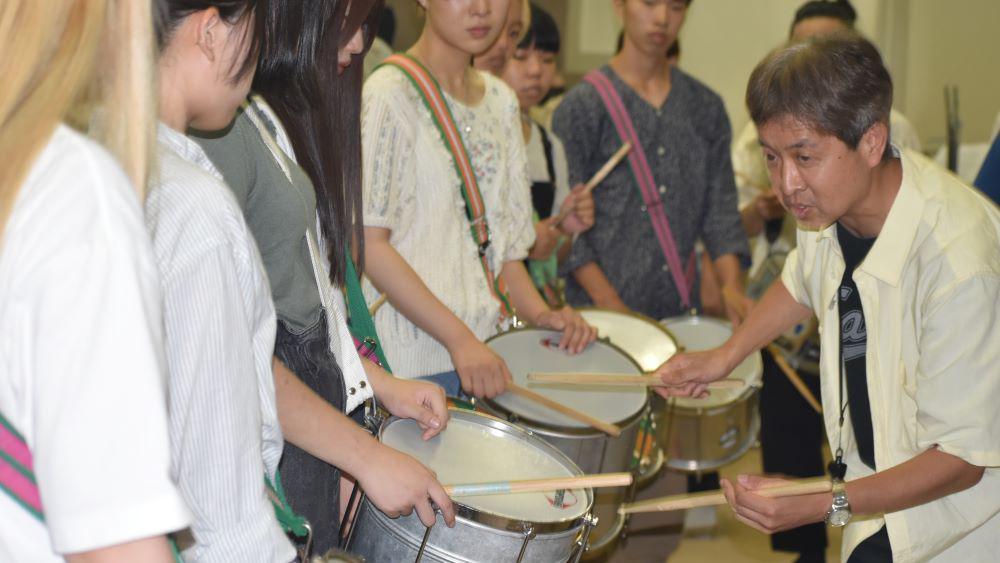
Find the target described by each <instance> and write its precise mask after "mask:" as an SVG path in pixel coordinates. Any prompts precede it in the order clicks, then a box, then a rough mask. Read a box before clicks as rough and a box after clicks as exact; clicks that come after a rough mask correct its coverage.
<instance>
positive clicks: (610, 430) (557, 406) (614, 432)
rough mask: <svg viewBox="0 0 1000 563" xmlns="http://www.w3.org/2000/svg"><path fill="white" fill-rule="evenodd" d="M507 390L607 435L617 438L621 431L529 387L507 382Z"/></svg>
mask: <svg viewBox="0 0 1000 563" xmlns="http://www.w3.org/2000/svg"><path fill="white" fill-rule="evenodd" d="M507 392H508V393H513V394H515V395H517V396H519V397H523V398H525V399H528V400H531V401H534V402H536V403H538V404H540V405H542V406H545V407H548V408H550V409H552V410H554V411H556V412H558V413H560V414H562V415H565V416H568V417H569V418H572V419H573V420H577V421H579V422H582V423H584V424H587V425H589V426H592V427H594V428H596V429H598V430H600V431H601V432H604V433H605V434H607V435H609V436H614V437H615V438H617V437H618V436H620V435H621V433H622V430H621V428H618V427H617V426H615V425H614V424H611V423H608V422H604V421H603V420H600V419H598V418H594V417H592V416H590V415H589V414H587V413H585V412H580V411H578V410H576V409H574V408H571V407H567V406H566V405H564V404H562V403H559V402H557V401H553V400H552V399H550V398H548V397H546V396H545V395H542V394H540V393H536V392H534V391H532V390H531V389H526V388H524V387H521V386H520V385H518V384H516V383H508V384H507Z"/></svg>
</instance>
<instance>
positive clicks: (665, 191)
mask: <svg viewBox="0 0 1000 563" xmlns="http://www.w3.org/2000/svg"><path fill="white" fill-rule="evenodd" d="M660 193H661V194H665V193H667V187H666V186H660Z"/></svg>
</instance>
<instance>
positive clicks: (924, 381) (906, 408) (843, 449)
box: [657, 34, 1000, 561]
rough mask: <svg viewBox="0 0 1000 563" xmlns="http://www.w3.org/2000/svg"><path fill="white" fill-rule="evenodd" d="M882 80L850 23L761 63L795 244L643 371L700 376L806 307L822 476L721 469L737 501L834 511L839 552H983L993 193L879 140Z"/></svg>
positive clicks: (823, 514) (760, 108)
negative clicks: (795, 481) (689, 339)
mask: <svg viewBox="0 0 1000 563" xmlns="http://www.w3.org/2000/svg"><path fill="white" fill-rule="evenodd" d="M845 61H850V63H849V64H845ZM892 90H893V87H892V80H891V78H890V77H889V72H888V70H886V68H885V65H884V64H883V62H882V59H881V57H880V56H879V54H878V51H877V50H876V48H875V47H874V46H873V45H872V44H871V43H869V42H868V41H866V40H865V39H863V38H861V37H858V36H857V35H854V34H837V35H829V36H824V37H818V38H814V39H812V40H810V41H808V42H800V43H794V44H791V45H789V46H785V47H782V48H780V49H778V50H776V51H774V52H773V53H771V54H770V55H769V56H768V57H767V58H766V59H764V61H762V62H761V63H760V64H759V65H758V66H757V68H756V69H755V70H754V72H753V74H752V75H751V77H750V83H749V85H748V87H747V105H748V106H749V109H750V114H751V117H752V118H753V120H754V123H756V125H757V129H758V131H759V133H760V143H761V146H762V147H763V150H764V153H765V155H766V159H767V167H768V173H769V176H770V181H771V186H772V188H773V189H774V190H775V193H776V195H777V196H778V197H779V198H780V200H781V202H782V205H783V206H784V207H785V208H786V209H788V210H789V212H790V213H792V214H793V215H794V216H795V218H796V220H797V221H798V224H799V230H798V234H797V238H798V241H797V243H798V244H797V248H796V249H795V250H793V251H792V252H791V253H790V254H789V257H788V259H787V261H786V263H785V266H784V270H783V273H782V276H781V279H780V281H779V282H777V283H775V284H773V285H772V286H771V287H770V289H768V291H767V293H766V294H765V295H764V297H763V298H762V300H761V302H760V305H759V306H758V307H756V308H755V309H754V310H753V311H752V312H751V313H750V315H749V317H748V318H747V319H746V321H745V322H744V323H743V324H742V325H741V326H740V327H739V328H738V329H737V330H736V332H735V333H734V334H733V336H732V338H730V339H729V340H728V341H727V342H726V343H725V344H724V345H723V346H721V347H719V348H717V349H714V350H710V351H705V352H697V353H690V354H680V355H678V356H675V357H674V358H671V359H670V360H669V361H667V362H666V363H665V364H664V365H663V366H661V367H660V368H659V369H658V370H657V372H658V373H659V375H660V377H661V378H662V379H663V381H664V382H665V383H667V384H668V385H670V387H669V388H667V389H665V390H664V391H663V393H664V394H667V395H669V394H676V395H699V394H702V393H704V391H705V384H706V383H708V382H710V381H714V380H716V379H720V378H723V377H725V376H726V375H727V374H728V373H729V371H730V368H731V367H732V366H734V365H736V364H737V363H738V362H739V361H740V360H742V359H743V358H744V357H746V355H748V354H749V353H751V352H753V351H756V350H758V349H759V348H761V347H762V346H764V345H766V344H767V343H769V342H770V341H771V340H773V339H774V338H775V337H776V336H777V335H778V334H780V333H781V332H782V331H783V330H785V329H787V328H788V327H790V326H791V325H793V324H794V323H796V322H799V321H800V320H802V319H804V318H806V317H807V316H808V315H810V314H815V315H816V316H817V317H818V320H819V324H820V329H821V334H822V340H821V346H822V352H823V353H822V360H821V368H820V377H821V385H822V390H823V393H822V395H823V403H824V409H823V412H824V418H825V421H826V430H827V437H828V439H829V440H830V445H831V449H832V450H833V452H834V456H835V460H834V463H833V464H831V473H833V474H834V477H835V486H834V491H833V493H832V494H830V493H824V494H815V495H803V496H798V497H788V498H783V499H767V498H765V497H763V496H760V495H757V494H754V491H755V490H756V489H758V488H761V487H765V486H771V485H775V484H777V483H780V482H781V481H782V479H778V478H768V477H761V476H750V475H741V476H740V477H739V478H738V479H737V480H735V481H733V482H728V481H725V482H723V488H724V490H725V492H726V496H727V499H728V500H729V503H730V504H731V506H732V507H733V509H734V510H735V511H736V514H737V517H738V518H739V519H740V520H741V521H743V522H745V523H746V524H748V525H750V526H753V527H755V528H757V529H759V530H762V531H765V532H774V531H780V530H785V529H789V528H793V527H796V526H800V525H802V524H806V523H811V522H820V521H823V520H825V521H826V522H827V523H828V524H829V525H831V526H845V525H846V529H845V533H844V540H843V547H842V557H843V559H844V560H849V561H890V560H897V561H916V560H925V559H929V558H940V559H942V560H954V561H977V560H978V561H982V560H986V559H990V558H992V557H995V555H996V553H997V551H998V550H1000V470H998V466H1000V447H998V444H1000V418H998V417H997V416H996V407H995V404H994V402H995V398H996V397H997V396H998V394H1000V368H998V367H997V366H1000V346H998V345H997V343H998V342H1000V323H998V321H1000V319H998V316H1000V314H998V311H1000V301H998V296H1000V263H998V261H997V248H998V247H1000V210H998V209H997V208H996V207H995V206H993V205H992V204H991V203H989V202H988V201H987V200H986V199H984V198H983V197H981V196H980V195H978V194H976V193H975V192H973V191H972V190H971V189H970V188H968V187H967V186H965V185H963V184H961V183H960V182H959V181H958V180H957V179H956V178H955V177H953V176H951V175H949V174H947V173H946V172H945V171H943V170H941V169H940V168H938V167H937V166H935V165H933V164H932V163H930V162H929V161H927V160H926V159H924V158H923V157H921V156H920V155H917V154H916V153H901V152H900V151H898V150H897V149H896V148H895V147H894V146H892V145H891V144H890V142H889V113H890V108H891V105H892ZM841 479H846V481H847V482H846V484H845V483H844V481H842V480H841Z"/></svg>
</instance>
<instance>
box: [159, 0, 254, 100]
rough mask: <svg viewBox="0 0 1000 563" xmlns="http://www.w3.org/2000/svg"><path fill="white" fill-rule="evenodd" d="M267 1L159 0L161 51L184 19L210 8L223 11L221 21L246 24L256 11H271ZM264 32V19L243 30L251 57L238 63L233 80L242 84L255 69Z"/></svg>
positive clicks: (244, 39)
mask: <svg viewBox="0 0 1000 563" xmlns="http://www.w3.org/2000/svg"><path fill="white" fill-rule="evenodd" d="M268 4H269V2H268V1H267V0H156V2H155V3H154V4H153V7H152V11H153V31H154V33H155V35H156V45H157V48H158V49H159V50H160V51H162V50H163V48H164V47H166V45H167V43H168V42H169V41H170V37H171V35H173V33H174V30H176V28H177V26H178V25H179V24H180V22H181V21H183V20H184V18H186V17H188V16H190V15H191V14H194V13H195V12H201V11H203V10H208V9H210V8H215V9H216V10H217V11H218V12H219V18H220V19H222V21H224V22H226V23H228V24H229V25H238V24H243V23H245V22H246V20H247V18H250V17H251V16H253V15H254V14H255V12H258V11H259V12H264V11H266V10H267V9H268ZM262 32H263V29H262V22H261V21H260V18H259V17H258V18H256V19H255V20H254V24H253V25H246V26H245V27H244V29H243V37H242V38H241V40H242V41H246V42H248V43H247V56H246V57H245V58H243V59H242V60H241V61H239V62H238V63H236V66H235V67H234V68H233V69H232V71H233V75H232V81H233V82H234V83H236V82H239V80H240V79H241V78H243V77H244V76H246V74H247V73H248V72H250V71H251V70H253V67H254V64H255V63H256V61H257V54H258V52H259V49H260V36H261V33H262Z"/></svg>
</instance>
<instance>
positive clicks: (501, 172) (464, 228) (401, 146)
mask: <svg viewBox="0 0 1000 563" xmlns="http://www.w3.org/2000/svg"><path fill="white" fill-rule="evenodd" d="M482 76H483V80H484V81H485V83H486V94H485V96H484V97H483V99H482V100H481V101H480V102H479V103H478V104H477V105H475V106H466V105H463V104H461V103H459V102H457V101H456V100H454V99H453V98H451V97H450V96H447V94H446V95H445V96H446V98H447V101H448V105H449V107H450V108H451V111H452V115H453V116H454V118H455V122H456V125H457V126H458V128H459V131H460V132H461V134H462V137H463V139H464V141H465V146H466V150H467V151H468V152H469V157H470V159H471V160H472V166H473V168H474V169H475V172H476V178H477V180H478V182H479V189H480V191H481V193H482V195H483V201H484V205H485V206H486V217H487V220H488V222H489V225H490V232H491V240H492V244H491V246H490V248H489V250H488V257H489V260H490V263H491V265H492V267H493V269H494V273H497V272H499V271H500V268H501V267H502V265H503V263H504V262H508V261H511V260H522V259H524V258H525V257H526V256H527V255H528V249H529V248H530V247H531V245H532V244H533V243H534V236H535V234H534V229H533V228H532V218H531V196H530V187H529V185H528V176H527V158H526V156H525V149H524V142H523V140H522V135H521V129H520V118H519V114H518V105H517V98H516V97H515V96H514V93H513V91H511V90H510V89H509V88H508V87H507V86H506V85H505V84H504V83H503V82H502V81H500V80H499V79H497V78H494V77H493V76H491V75H488V74H485V73H483V74H482ZM361 128H362V146H363V154H364V168H363V174H364V190H365V193H364V221H365V226H366V227H384V228H386V229H389V230H391V231H392V234H391V236H390V239H389V240H390V243H391V244H392V246H393V247H394V248H395V249H396V250H397V251H398V252H399V253H400V254H401V255H402V256H403V258H404V259H406V261H407V262H408V263H409V264H410V266H412V267H413V269H414V270H415V271H416V272H417V274H418V275H419V276H420V277H421V279H422V280H423V282H424V284H426V285H427V287H428V288H429V289H430V290H431V291H432V292H433V293H434V294H435V295H436V296H437V297H438V299H440V300H441V301H442V302H443V303H444V304H445V305H446V306H447V307H448V308H449V309H451V310H452V311H453V312H454V313H455V314H456V315H457V316H458V318H460V319H462V320H463V321H464V322H465V323H466V325H468V326H469V328H470V329H472V331H473V332H474V333H475V334H476V336H478V337H479V338H483V339H485V338H488V337H489V336H492V335H493V334H494V333H495V332H496V320H497V314H498V311H499V305H498V302H497V301H496V299H495V298H494V297H493V296H492V294H491V293H490V289H489V287H488V286H487V281H486V278H485V276H484V274H483V269H482V266H481V265H480V262H479V258H478V253H477V252H478V251H477V248H476V244H475V243H474V241H473V240H472V235H471V234H470V231H469V222H468V220H467V219H466V217H465V204H464V202H463V200H462V194H461V187H460V179H459V176H458V173H457V172H456V171H455V167H454V163H453V162H452V158H451V154H450V152H449V151H448V149H447V148H446V145H445V143H444V141H443V140H442V138H441V136H440V133H439V131H438V129H437V127H436V126H435V124H434V121H433V118H432V116H431V113H430V110H428V109H427V107H426V106H425V105H424V103H423V101H422V99H421V97H420V94H419V93H418V92H417V90H416V88H415V87H414V86H413V84H412V83H411V82H410V81H409V79H408V78H407V77H406V76H405V75H404V74H403V73H402V71H400V70H399V69H397V68H392V67H383V68H381V69H379V70H377V71H376V72H375V73H374V74H372V76H371V77H370V78H369V79H368V80H367V81H366V82H365V86H364V97H363V106H362V112H361ZM365 293H366V298H367V299H368V301H369V303H371V302H372V301H374V299H375V298H376V297H377V295H378V292H377V291H376V290H375V288H374V287H372V285H371V284H370V283H368V282H367V281H366V283H365ZM375 323H376V327H377V329H378V333H379V336H380V338H381V340H382V343H383V346H384V347H385V352H386V354H387V355H388V360H389V363H390V364H391V365H392V367H393V373H394V374H395V375H397V376H400V377H407V378H413V377H420V376H424V375H431V374H434V373H440V372H444V371H449V370H452V369H454V368H453V366H452V364H451V358H450V356H449V355H448V352H447V350H446V349H445V348H444V346H442V345H441V344H440V343H439V342H437V341H436V340H435V339H434V338H433V337H431V336H430V335H429V334H427V333H425V332H424V331H422V330H420V329H419V328H418V327H417V326H416V325H414V324H413V323H411V322H410V321H409V320H408V319H406V317H404V316H403V315H402V314H401V313H399V312H398V311H396V310H395V309H394V308H393V307H392V306H391V305H390V304H388V303H386V305H384V306H383V307H381V308H380V309H379V310H378V311H377V313H376V315H375Z"/></svg>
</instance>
